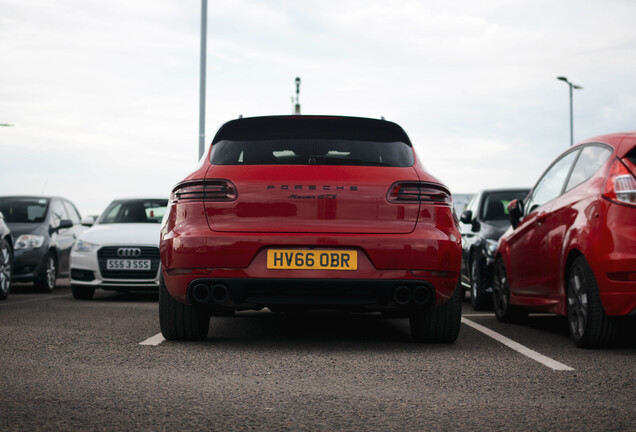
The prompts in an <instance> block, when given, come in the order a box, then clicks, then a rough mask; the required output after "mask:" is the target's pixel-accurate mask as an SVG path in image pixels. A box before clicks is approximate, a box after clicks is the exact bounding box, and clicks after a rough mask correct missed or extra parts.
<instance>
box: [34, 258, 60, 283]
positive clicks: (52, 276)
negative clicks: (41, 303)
mask: <svg viewBox="0 0 636 432" xmlns="http://www.w3.org/2000/svg"><path fill="white" fill-rule="evenodd" d="M56 280H57V263H56V262H55V256H54V255H53V253H52V252H47V253H46V255H45V256H44V262H43V265H42V269H41V270H40V274H39V275H38V277H37V278H36V279H35V281H33V285H34V286H35V289H37V290H38V291H44V292H53V290H54V289H55V283H56Z"/></svg>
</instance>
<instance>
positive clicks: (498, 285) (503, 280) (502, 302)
mask: <svg viewBox="0 0 636 432" xmlns="http://www.w3.org/2000/svg"><path fill="white" fill-rule="evenodd" d="M492 297H493V306H494V309H495V314H496V315H497V317H498V318H500V317H503V316H504V315H505V314H506V310H507V309H508V303H509V301H510V299H509V294H508V279H507V277H506V269H505V268H504V266H503V263H502V262H501V261H498V262H497V265H496V266H495V280H494V284H493V296H492Z"/></svg>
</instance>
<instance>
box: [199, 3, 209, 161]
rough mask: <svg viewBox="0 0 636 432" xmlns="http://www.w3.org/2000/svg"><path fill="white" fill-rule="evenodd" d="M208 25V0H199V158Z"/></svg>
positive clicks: (202, 135)
mask: <svg viewBox="0 0 636 432" xmlns="http://www.w3.org/2000/svg"><path fill="white" fill-rule="evenodd" d="M207 27H208V0H201V70H200V71H199V74H200V76H199V80H200V81H199V159H201V157H202V156H203V151H204V149H205V52H206V40H207V33H208V32H207Z"/></svg>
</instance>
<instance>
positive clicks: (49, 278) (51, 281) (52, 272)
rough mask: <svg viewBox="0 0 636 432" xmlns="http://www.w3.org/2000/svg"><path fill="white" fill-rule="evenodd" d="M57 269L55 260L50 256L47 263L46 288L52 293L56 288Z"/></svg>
mask: <svg viewBox="0 0 636 432" xmlns="http://www.w3.org/2000/svg"><path fill="white" fill-rule="evenodd" d="M55 279H56V269H55V258H53V257H52V256H50V255H49V257H48V258H47V263H46V286H47V288H48V289H49V290H50V291H53V289H54V288H55Z"/></svg>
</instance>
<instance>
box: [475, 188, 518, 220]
mask: <svg viewBox="0 0 636 432" xmlns="http://www.w3.org/2000/svg"><path fill="white" fill-rule="evenodd" d="M527 195H528V191H527V190H525V191H523V190H518V191H502V192H491V193H488V194H487V195H485V196H484V199H483V200H482V203H483V204H482V206H481V214H480V217H481V220H483V221H508V220H509V218H510V216H508V204H509V203H510V201H512V200H515V199H518V200H523V199H524V198H525V197H526V196H527Z"/></svg>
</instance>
